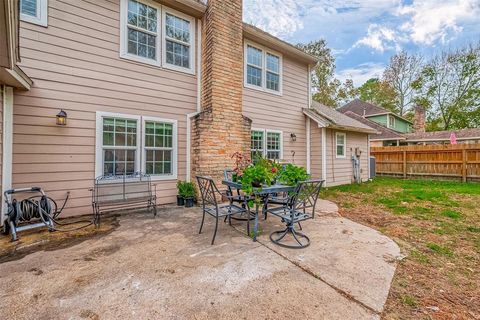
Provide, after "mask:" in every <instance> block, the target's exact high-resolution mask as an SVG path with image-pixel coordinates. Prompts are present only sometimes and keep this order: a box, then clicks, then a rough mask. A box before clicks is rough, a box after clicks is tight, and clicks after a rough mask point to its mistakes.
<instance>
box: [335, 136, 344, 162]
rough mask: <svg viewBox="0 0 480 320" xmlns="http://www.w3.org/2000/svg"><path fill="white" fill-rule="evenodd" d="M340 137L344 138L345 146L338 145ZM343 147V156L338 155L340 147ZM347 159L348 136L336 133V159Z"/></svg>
mask: <svg viewBox="0 0 480 320" xmlns="http://www.w3.org/2000/svg"><path fill="white" fill-rule="evenodd" d="M338 136H343V145H342V144H338ZM339 146H343V155H339V154H338V147H339ZM346 157H347V134H346V133H345V132H335V158H337V159H345V158H346Z"/></svg>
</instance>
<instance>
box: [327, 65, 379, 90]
mask: <svg viewBox="0 0 480 320" xmlns="http://www.w3.org/2000/svg"><path fill="white" fill-rule="evenodd" d="M384 70H385V65H383V64H382V63H372V62H368V63H362V64H360V65H358V66H357V67H355V68H348V69H343V70H341V71H339V72H337V74H336V75H335V77H336V78H337V79H339V80H340V81H342V82H344V81H345V80H347V79H352V80H353V84H354V85H355V86H357V87H358V86H361V85H362V84H364V83H365V82H366V81H367V80H369V79H371V78H381V76H382V74H383V71H384Z"/></svg>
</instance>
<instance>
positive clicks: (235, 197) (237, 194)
mask: <svg viewBox="0 0 480 320" xmlns="http://www.w3.org/2000/svg"><path fill="white" fill-rule="evenodd" d="M234 173H235V171H233V170H232V169H225V170H224V171H223V176H224V178H225V180H227V181H233V174H234ZM227 195H230V196H232V198H231V199H230V202H236V203H239V204H240V205H241V207H242V208H244V209H245V208H246V201H248V197H247V196H246V195H245V194H242V192H241V191H240V189H236V190H235V191H234V190H233V188H232V187H230V186H227ZM241 215H242V216H243V214H241ZM225 219H226V217H225ZM232 219H234V220H238V221H247V219H248V218H247V217H232ZM253 219H255V217H253V216H251V215H250V220H253Z"/></svg>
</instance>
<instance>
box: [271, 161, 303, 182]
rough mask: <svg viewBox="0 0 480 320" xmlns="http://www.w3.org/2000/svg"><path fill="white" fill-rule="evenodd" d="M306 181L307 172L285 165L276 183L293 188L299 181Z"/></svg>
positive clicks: (291, 165) (294, 166) (301, 168)
mask: <svg viewBox="0 0 480 320" xmlns="http://www.w3.org/2000/svg"><path fill="white" fill-rule="evenodd" d="M307 179H308V173H307V170H305V168H303V167H299V166H296V165H293V164H287V165H286V166H285V167H284V168H283V169H282V170H280V173H279V174H278V181H279V182H280V183H282V184H286V185H289V186H294V185H296V184H297V183H298V182H300V181H305V180H307Z"/></svg>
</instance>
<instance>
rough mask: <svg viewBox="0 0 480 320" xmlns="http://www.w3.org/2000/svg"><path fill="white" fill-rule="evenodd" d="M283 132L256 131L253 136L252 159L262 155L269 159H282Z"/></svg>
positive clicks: (253, 131)
mask: <svg viewBox="0 0 480 320" xmlns="http://www.w3.org/2000/svg"><path fill="white" fill-rule="evenodd" d="M282 145H283V139H282V132H281V131H275V130H263V129H254V130H252V135H251V152H252V159H255V157H256V156H257V155H261V156H263V157H265V158H267V159H271V160H280V159H282V155H283V154H282V150H283V148H282Z"/></svg>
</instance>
